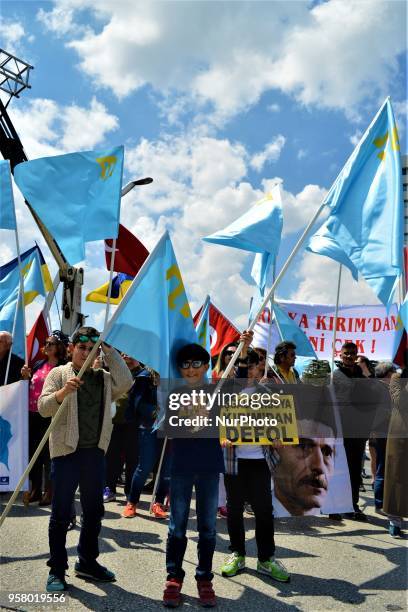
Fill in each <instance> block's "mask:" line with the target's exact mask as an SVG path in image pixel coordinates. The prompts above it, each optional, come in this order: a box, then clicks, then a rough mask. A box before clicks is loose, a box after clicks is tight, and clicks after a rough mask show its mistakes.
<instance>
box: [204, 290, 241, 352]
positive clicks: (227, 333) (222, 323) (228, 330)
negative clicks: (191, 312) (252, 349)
mask: <svg viewBox="0 0 408 612" xmlns="http://www.w3.org/2000/svg"><path fill="white" fill-rule="evenodd" d="M202 310H203V306H202V307H201V308H200V310H199V311H198V312H197V313H196V314H195V316H194V323H195V325H197V323H198V321H199V319H200V316H201V312H202ZM209 323H210V338H211V356H212V357H215V356H216V355H219V353H221V350H222V348H223V347H224V346H226V345H227V344H231V342H238V341H239V337H240V335H241V333H240V331H239V330H238V329H237V328H236V327H235V325H233V324H232V323H231V321H230V320H229V319H228V318H227V317H226V316H225V315H224V314H223V313H222V312H221V310H219V309H218V308H217V307H216V306H214V304H213V303H212V302H211V301H210V307H209Z"/></svg>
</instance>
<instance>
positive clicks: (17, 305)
mask: <svg viewBox="0 0 408 612" xmlns="http://www.w3.org/2000/svg"><path fill="white" fill-rule="evenodd" d="M20 291H21V286H20V285H19V286H18V295H17V301H16V311H15V313H14V319H13V328H12V331H11V338H12V339H13V338H14V335H15V333H16V325H17V317H18V309H19V305H20ZM12 347H13V344H11V346H10V350H9V354H8V357H7V367H6V374H5V376H4V384H5V385H7V381H8V375H9V371H10V362H11V353H12ZM25 363H26V362H25Z"/></svg>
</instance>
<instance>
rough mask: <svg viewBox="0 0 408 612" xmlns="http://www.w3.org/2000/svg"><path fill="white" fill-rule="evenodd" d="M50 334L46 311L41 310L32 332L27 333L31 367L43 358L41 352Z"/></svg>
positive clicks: (28, 356) (28, 355)
mask: <svg viewBox="0 0 408 612" xmlns="http://www.w3.org/2000/svg"><path fill="white" fill-rule="evenodd" d="M49 335H50V330H49V328H48V325H47V321H46V320H45V317H44V312H43V311H42V312H40V314H39V315H38V317H37V320H36V321H35V323H34V325H33V327H32V328H31V331H30V333H29V334H28V335H27V358H28V365H29V366H30V367H31V366H32V365H33V364H34V363H35V362H36V361H38V360H39V359H42V358H43V354H42V353H41V349H42V347H43V346H44V345H45V341H46V339H47V338H48V336H49Z"/></svg>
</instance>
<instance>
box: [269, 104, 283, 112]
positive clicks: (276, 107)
mask: <svg viewBox="0 0 408 612" xmlns="http://www.w3.org/2000/svg"><path fill="white" fill-rule="evenodd" d="M280 109H281V108H280V106H279V104H269V106H267V107H266V110H268V111H269V112H270V113H279V111H280Z"/></svg>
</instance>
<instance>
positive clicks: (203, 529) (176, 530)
mask: <svg viewBox="0 0 408 612" xmlns="http://www.w3.org/2000/svg"><path fill="white" fill-rule="evenodd" d="M218 481H219V474H218V473H217V474H213V473H210V474H180V475H177V476H173V475H172V476H171V480H170V492H171V505H170V524H169V534H168V538H167V547H166V568H167V574H168V576H167V580H170V579H171V578H177V579H178V580H183V578H184V575H185V572H184V570H183V568H182V565H183V559H184V553H185V552H186V546H187V538H186V530H187V523H188V515H189V511H190V502H191V496H192V493H193V486H194V487H195V491H196V512H197V529H198V545H197V554H198V566H197V568H196V580H212V579H213V573H212V571H211V570H212V559H213V555H214V550H215V534H216V525H217V507H218Z"/></svg>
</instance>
